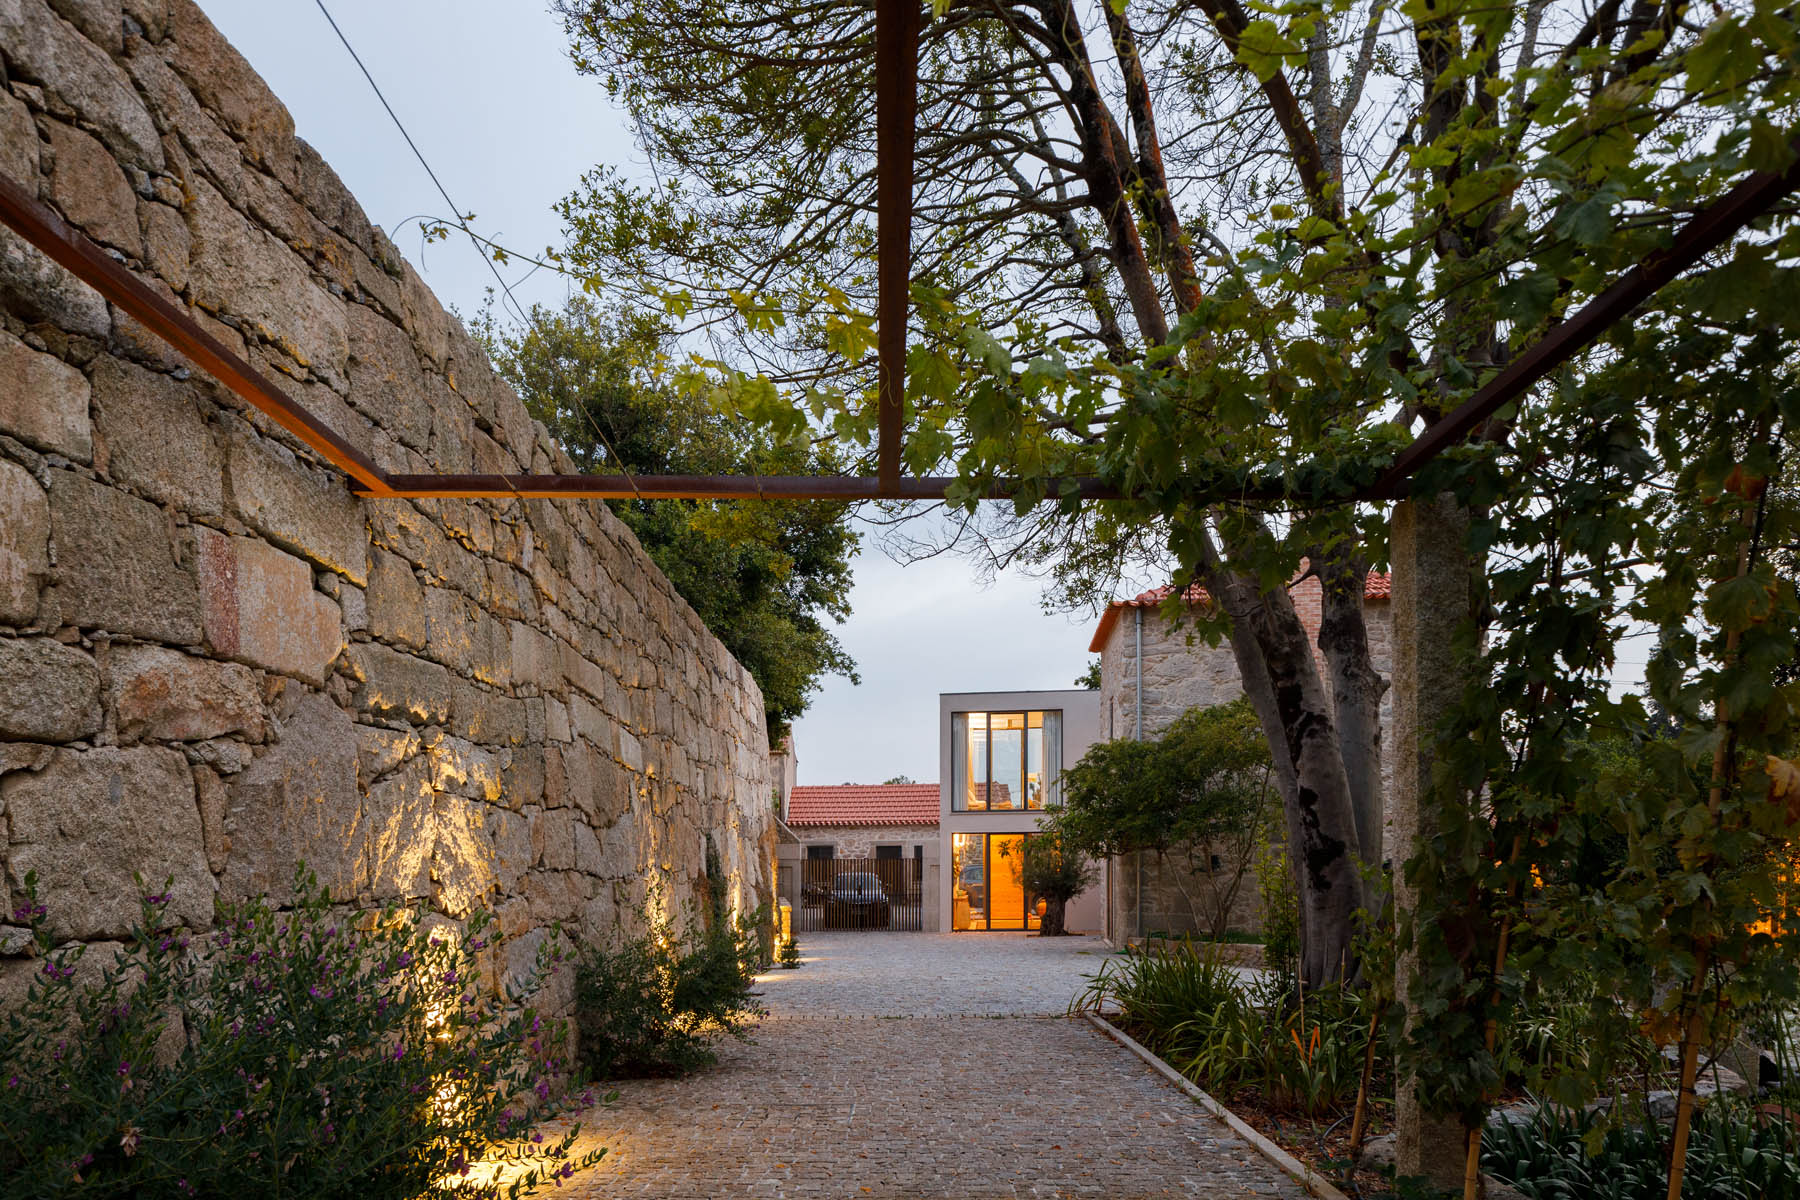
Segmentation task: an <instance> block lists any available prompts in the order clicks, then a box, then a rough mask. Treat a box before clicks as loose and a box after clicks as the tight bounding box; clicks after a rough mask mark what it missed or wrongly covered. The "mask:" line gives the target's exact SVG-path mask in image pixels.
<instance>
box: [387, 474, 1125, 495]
mask: <svg viewBox="0 0 1800 1200" xmlns="http://www.w3.org/2000/svg"><path fill="white" fill-rule="evenodd" d="M387 482H388V486H389V487H390V488H391V489H392V492H391V494H392V495H395V496H401V497H407V498H411V499H433V498H462V499H487V500H497V499H506V498H509V497H523V498H526V499H534V500H535V499H557V498H565V499H566V498H578V499H585V500H633V499H638V500H650V499H656V500H733V499H735V500H839V501H851V500H942V499H943V498H944V496H945V494H946V492H947V490H948V489H949V488H950V486H951V485H952V484H954V483H956V482H957V481H956V480H955V479H954V478H951V477H949V476H943V475H937V476H926V477H922V478H911V479H908V478H902V479H901V480H899V481H898V482H897V483H895V484H892V485H889V484H886V483H883V482H882V481H881V480H880V479H874V478H870V477H869V476H867V475H760V476H759V475H633V476H630V477H629V478H628V477H626V476H624V475H389V476H388V477H387ZM1074 482H1075V487H1076V494H1077V495H1079V496H1080V497H1081V498H1082V499H1084V500H1116V499H1118V498H1119V492H1118V489H1116V488H1114V487H1112V486H1111V485H1109V484H1106V483H1103V482H1101V481H1100V480H1098V479H1093V478H1086V477H1080V478H1076V479H1075V480H1074ZM1060 486H1061V481H1060V480H1054V479H1053V480H1050V481H1049V484H1048V493H1047V496H1046V498H1047V499H1051V500H1054V499H1057V498H1058V497H1059V496H1060V495H1061V492H1060V490H1059V488H1060ZM1012 495H1013V487H1012V485H1011V484H1010V483H1009V482H1006V481H1002V482H1000V483H997V484H995V485H994V486H993V487H991V488H990V489H989V490H988V492H987V494H986V495H985V497H984V499H989V500H1007V499H1011V497H1012Z"/></svg>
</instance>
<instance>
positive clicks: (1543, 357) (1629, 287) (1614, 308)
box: [1362, 159, 1800, 500]
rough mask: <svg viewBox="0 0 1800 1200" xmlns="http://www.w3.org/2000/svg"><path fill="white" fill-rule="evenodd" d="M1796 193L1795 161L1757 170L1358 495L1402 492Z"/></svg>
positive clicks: (1436, 425)
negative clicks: (1431, 465) (1435, 461)
mask: <svg viewBox="0 0 1800 1200" xmlns="http://www.w3.org/2000/svg"><path fill="white" fill-rule="evenodd" d="M1797 189H1800V159H1796V160H1795V162H1794V163H1793V164H1792V165H1790V166H1789V167H1788V169H1787V170H1785V171H1782V172H1780V173H1776V172H1773V171H1758V172H1756V173H1755V174H1754V175H1751V176H1750V177H1749V178H1747V179H1745V180H1743V181H1742V182H1741V183H1739V184H1738V185H1737V186H1736V187H1734V188H1732V189H1731V190H1730V191H1728V192H1726V193H1725V194H1724V195H1723V196H1720V197H1719V198H1718V199H1717V200H1715V201H1713V202H1712V203H1711V204H1709V205H1707V206H1706V207H1705V208H1703V209H1701V210H1700V211H1699V212H1697V213H1695V214H1694V215H1693V217H1691V218H1690V219H1689V220H1688V222H1687V224H1685V225H1683V226H1682V227H1681V228H1680V229H1678V230H1676V232H1675V237H1674V238H1673V239H1672V240H1671V241H1670V243H1669V245H1668V246H1667V247H1666V248H1665V249H1662V250H1658V251H1656V252H1655V253H1653V254H1650V255H1649V256H1648V257H1646V258H1645V259H1644V260H1643V261H1642V262H1640V263H1638V264H1637V265H1636V266H1634V267H1632V268H1631V269H1630V270H1628V271H1626V272H1625V273H1624V274H1623V275H1621V276H1619V278H1618V279H1617V280H1615V281H1614V282H1613V283H1612V285H1611V286H1609V287H1608V288H1607V289H1606V290H1605V291H1603V292H1601V293H1600V294H1599V295H1598V296H1595V297H1594V298H1593V299H1592V300H1590V301H1588V302H1587V303H1586V304H1584V305H1582V306H1581V308H1580V310H1579V311H1577V312H1576V313H1575V315H1574V316H1572V317H1570V318H1569V319H1568V320H1566V321H1564V322H1562V324H1560V325H1557V326H1555V327H1553V328H1552V329H1550V330H1548V331H1547V332H1546V333H1545V334H1544V335H1543V336H1542V337H1540V338H1538V340H1537V341H1535V342H1533V343H1531V344H1530V345H1529V346H1527V347H1525V349H1524V350H1522V351H1520V353H1519V354H1518V356H1517V357H1515V358H1514V359H1513V360H1512V362H1510V363H1508V364H1507V366H1506V367H1505V369H1504V370H1502V371H1501V372H1500V373H1499V374H1498V375H1496V376H1494V377H1493V378H1492V379H1490V380H1488V382H1487V383H1486V384H1484V385H1483V386H1482V387H1481V388H1480V390H1478V391H1477V392H1476V393H1475V394H1474V395H1473V396H1470V397H1469V398H1468V399H1467V400H1465V401H1463V402H1462V403H1461V404H1460V405H1458V406H1457V407H1456V409H1455V410H1454V411H1452V412H1451V413H1450V414H1449V415H1448V416H1446V417H1444V418H1443V419H1441V420H1439V421H1435V422H1433V423H1432V424H1431V425H1430V426H1429V427H1428V428H1426V430H1425V432H1423V433H1421V434H1420V435H1419V436H1418V439H1417V440H1415V441H1414V442H1413V443H1412V444H1411V445H1409V446H1407V447H1406V448H1405V449H1403V450H1402V451H1400V453H1399V454H1397V455H1395V456H1394V461H1393V463H1392V464H1391V465H1390V466H1389V467H1388V469H1387V470H1386V471H1384V472H1383V473H1382V475H1381V477H1380V478H1379V479H1377V480H1376V481H1375V483H1374V484H1373V485H1372V486H1370V487H1369V488H1368V489H1367V490H1365V491H1364V492H1363V493H1362V498H1364V499H1371V500H1387V499H1392V498H1393V497H1395V496H1398V495H1400V494H1402V493H1403V492H1404V491H1405V490H1406V483H1407V481H1408V480H1410V479H1411V478H1412V477H1413V475H1414V474H1416V473H1417V472H1418V470H1419V468H1420V467H1422V466H1424V465H1425V464H1426V463H1428V462H1430V461H1431V460H1432V459H1434V458H1436V457H1437V456H1438V455H1440V454H1442V453H1443V452H1444V451H1446V450H1448V449H1449V448H1450V447H1452V446H1454V445H1456V444H1457V443H1458V442H1460V441H1462V440H1463V439H1464V438H1466V437H1468V436H1469V435H1470V434H1471V433H1473V432H1475V430H1476V429H1477V428H1479V427H1480V426H1481V425H1482V424H1484V423H1485V422H1486V421H1487V420H1488V419H1489V418H1490V417H1492V416H1493V415H1494V414H1495V413H1497V412H1499V411H1500V410H1501V409H1502V408H1505V407H1506V406H1507V405H1508V404H1511V403H1513V402H1514V401H1516V400H1518V399H1520V398H1521V397H1523V396H1524V395H1525V393H1526V392H1528V391H1530V390H1531V388H1532V387H1533V386H1534V385H1535V384H1537V383H1538V382H1540V381H1541V380H1543V379H1545V378H1547V377H1548V376H1549V375H1550V373H1551V372H1553V371H1555V370H1556V369H1557V368H1558V367H1561V366H1562V365H1563V364H1564V363H1566V362H1568V361H1569V360H1570V359H1571V358H1574V357H1575V356H1576V355H1577V354H1579V353H1581V351H1583V350H1585V349H1587V348H1588V347H1589V346H1591V345H1593V344H1594V343H1595V342H1597V341H1599V340H1600V337H1601V335H1603V334H1604V333H1605V332H1606V331H1607V330H1608V329H1610V328H1611V327H1612V326H1613V325H1614V324H1616V323H1617V322H1619V321H1622V320H1624V319H1625V318H1626V317H1628V316H1630V315H1631V311H1632V310H1633V309H1635V308H1636V307H1637V306H1638V305H1640V304H1642V303H1643V302H1644V301H1646V300H1648V299H1649V298H1650V297H1651V296H1652V295H1654V294H1655V293H1656V292H1657V290H1658V289H1659V288H1661V287H1662V286H1663V285H1664V284H1666V283H1669V282H1671V281H1672V280H1674V278H1675V277H1676V276H1677V275H1680V274H1681V273H1682V272H1683V271H1685V270H1687V269H1688V268H1689V267H1691V266H1693V265H1694V264H1695V263H1698V262H1699V261H1700V260H1701V259H1702V258H1704V257H1706V256H1707V255H1708V254H1711V253H1712V252H1713V251H1714V250H1717V249H1719V248H1720V247H1722V246H1724V245H1725V243H1727V242H1729V241H1730V240H1731V239H1732V238H1734V237H1736V236H1737V235H1738V233H1739V232H1741V231H1742V230H1743V229H1744V227H1745V226H1747V225H1749V224H1750V222H1752V221H1754V220H1756V219H1757V218H1758V217H1760V216H1762V215H1763V214H1765V213H1767V212H1768V211H1769V210H1770V209H1772V208H1774V207H1775V206H1776V205H1777V204H1779V203H1781V202H1782V201H1783V200H1786V199H1787V198H1788V197H1790V196H1792V195H1793V194H1794V192H1795V191H1796V190H1797Z"/></svg>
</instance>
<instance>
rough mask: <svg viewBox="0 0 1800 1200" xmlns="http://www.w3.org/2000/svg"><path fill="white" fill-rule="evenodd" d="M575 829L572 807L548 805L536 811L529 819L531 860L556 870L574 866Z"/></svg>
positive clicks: (570, 868) (538, 864)
mask: <svg viewBox="0 0 1800 1200" xmlns="http://www.w3.org/2000/svg"><path fill="white" fill-rule="evenodd" d="M583 828H585V826H583ZM575 829H576V821H575V810H574V809H572V808H549V809H545V810H544V811H543V812H540V813H538V814H536V815H535V817H534V818H533V819H532V822H531V856H532V860H533V862H534V863H535V864H536V865H537V866H540V867H550V868H552V869H554V870H558V871H570V870H574V868H575Z"/></svg>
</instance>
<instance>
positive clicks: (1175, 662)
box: [1089, 577, 1394, 940]
mask: <svg viewBox="0 0 1800 1200" xmlns="http://www.w3.org/2000/svg"><path fill="white" fill-rule="evenodd" d="M1370 590H1371V592H1372V593H1379V594H1371V595H1369V596H1368V597H1367V598H1366V599H1365V600H1364V603H1363V617H1364V621H1365V624H1366V627H1367V629H1368V637H1369V654H1370V657H1371V658H1372V659H1373V660H1374V664H1375V669H1376V671H1378V672H1379V673H1380V674H1381V676H1382V678H1384V679H1387V678H1390V677H1391V675H1392V671H1393V667H1392V663H1393V651H1392V646H1393V616H1392V613H1391V611H1390V604H1389V601H1388V599H1387V596H1386V588H1385V587H1380V588H1371V589H1370ZM1292 595H1293V599H1294V609H1295V611H1296V612H1297V613H1298V615H1299V617H1300V619H1301V622H1302V623H1303V624H1305V626H1306V627H1307V629H1308V630H1309V631H1311V632H1312V634H1313V635H1314V637H1315V639H1316V636H1317V631H1318V628H1319V606H1320V588H1319V581H1318V579H1317V578H1315V577H1308V578H1305V579H1302V580H1301V581H1300V582H1298V583H1296V584H1295V585H1294V587H1293V589H1292ZM1109 616H1110V619H1109V620H1108V621H1106V622H1105V623H1103V625H1102V627H1101V629H1100V631H1099V632H1098V633H1097V635H1096V637H1095V640H1094V643H1093V644H1092V645H1091V646H1090V647H1089V649H1090V650H1091V651H1093V652H1095V653H1098V654H1099V655H1100V723H1101V736H1102V737H1105V738H1130V737H1137V736H1139V733H1140V727H1139V723H1138V722H1139V704H1138V697H1139V695H1140V690H1139V686H1138V680H1139V665H1138V646H1139V644H1140V643H1139V637H1140V632H1141V637H1142V647H1143V666H1142V680H1143V686H1142V690H1141V695H1142V697H1143V703H1142V710H1143V711H1142V727H1141V733H1142V736H1143V737H1145V738H1153V737H1156V736H1157V735H1158V734H1160V733H1161V732H1162V731H1163V730H1164V729H1166V728H1168V726H1169V725H1170V723H1171V722H1173V721H1174V720H1175V718H1177V717H1179V716H1180V715H1181V714H1182V713H1184V712H1186V711H1187V710H1188V709H1190V708H1194V707H1196V706H1198V707H1210V706H1212V705H1215V704H1228V703H1230V702H1231V701H1233V700H1236V699H1237V698H1239V697H1240V696H1242V695H1243V694H1244V691H1243V684H1242V683H1241V682H1240V678H1239V675H1238V669H1237V661H1236V659H1235V658H1233V657H1232V652H1231V645H1230V643H1229V642H1226V641H1224V640H1221V641H1220V643H1219V644H1218V645H1217V646H1209V645H1208V644H1207V643H1206V640H1205V639H1204V638H1203V637H1201V636H1199V635H1198V634H1197V633H1196V632H1195V630H1194V627H1193V625H1192V623H1190V622H1185V621H1184V622H1182V623H1181V624H1176V625H1171V624H1170V623H1169V622H1168V621H1167V620H1165V619H1164V618H1163V616H1162V613H1161V612H1160V611H1159V609H1158V607H1157V605H1156V603H1145V604H1142V605H1140V604H1138V603H1137V602H1127V603H1125V604H1121V605H1115V606H1114V607H1113V609H1112V612H1111V613H1110V614H1109ZM1140 622H1141V630H1140ZM1314 654H1315V656H1316V657H1317V658H1318V659H1319V670H1320V675H1321V676H1322V678H1323V680H1324V683H1325V686H1326V689H1327V691H1328V692H1329V690H1330V687H1331V677H1330V675H1329V674H1328V673H1327V672H1326V671H1325V666H1324V656H1323V655H1322V654H1319V652H1318V651H1317V650H1316V649H1315V651H1314ZM1392 713H1393V703H1392V694H1391V692H1390V693H1387V694H1384V695H1383V696H1382V700H1381V727H1382V766H1381V775H1382V791H1383V793H1384V795H1388V794H1392V791H1393V769H1394V768H1393V764H1394V755H1393V747H1392V730H1393V715H1392ZM1391 822H1392V817H1391V815H1390V817H1389V824H1390V826H1391ZM1388 838H1389V841H1390V843H1391V838H1392V832H1391V828H1390V830H1389V833H1388ZM1138 857H1139V856H1136V855H1127V856H1125V857H1124V858H1122V859H1120V860H1118V862H1117V863H1116V864H1115V869H1114V871H1113V873H1112V877H1113V881H1114V882H1113V887H1112V891H1111V897H1110V903H1109V909H1110V913H1111V916H1110V925H1109V928H1110V929H1111V930H1112V934H1111V936H1113V937H1114V938H1115V940H1117V939H1122V938H1129V937H1136V936H1139V935H1141V934H1142V933H1144V932H1146V931H1154V932H1174V933H1182V932H1190V931H1196V930H1198V929H1200V928H1203V923H1202V922H1200V921H1199V920H1198V919H1197V918H1196V916H1195V913H1194V908H1195V901H1196V899H1197V898H1200V897H1204V896H1208V895H1210V894H1211V893H1212V891H1213V889H1215V888H1217V887H1218V886H1220V877H1217V876H1209V875H1207V874H1205V873H1201V874H1198V875H1196V874H1194V873H1191V872H1189V871H1187V870H1186V862H1187V855H1186V854H1185V853H1178V854H1174V855H1171V856H1168V857H1165V858H1162V859H1158V857H1157V856H1156V855H1153V854H1145V855H1143V856H1142V859H1143V861H1142V862H1141V863H1139V862H1138V861H1137V858H1138ZM1210 857H1211V856H1210V855H1203V856H1202V860H1203V861H1210ZM1140 880H1142V883H1141V884H1140V882H1139V881H1140ZM1140 891H1141V892H1142V902H1141V907H1140V900H1139V893H1140ZM1201 907H1202V908H1204V907H1205V903H1204V901H1202V904H1201ZM1230 912H1231V919H1230V923H1229V927H1230V928H1231V929H1232V930H1235V931H1239V932H1253V931H1255V930H1257V929H1258V928H1260V924H1261V914H1260V904H1259V902H1258V899H1257V882H1256V875H1255V872H1254V870H1252V871H1249V872H1246V874H1245V878H1244V881H1243V883H1242V885H1241V886H1240V887H1239V888H1238V891H1237V893H1236V895H1235V898H1234V899H1233V901H1232V903H1231V906H1230Z"/></svg>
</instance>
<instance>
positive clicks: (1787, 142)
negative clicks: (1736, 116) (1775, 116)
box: [1744, 117, 1794, 171]
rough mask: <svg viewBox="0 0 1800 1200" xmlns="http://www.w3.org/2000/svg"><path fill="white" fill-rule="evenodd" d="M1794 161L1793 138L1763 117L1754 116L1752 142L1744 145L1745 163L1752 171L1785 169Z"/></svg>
mask: <svg viewBox="0 0 1800 1200" xmlns="http://www.w3.org/2000/svg"><path fill="white" fill-rule="evenodd" d="M1793 161H1794V143H1793V139H1791V138H1789V137H1788V135H1787V133H1786V132H1785V131H1783V130H1781V129H1778V128H1776V127H1775V126H1774V125H1772V124H1771V123H1769V122H1768V121H1766V120H1764V119H1763V118H1762V117H1756V118H1753V119H1752V120H1751V122H1750V142H1749V144H1748V145H1746V146H1745V147H1744V165H1745V166H1746V167H1749V168H1750V169H1751V170H1752V171H1785V170H1787V169H1788V166H1789V165H1790V164H1791V163H1792V162H1793Z"/></svg>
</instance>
